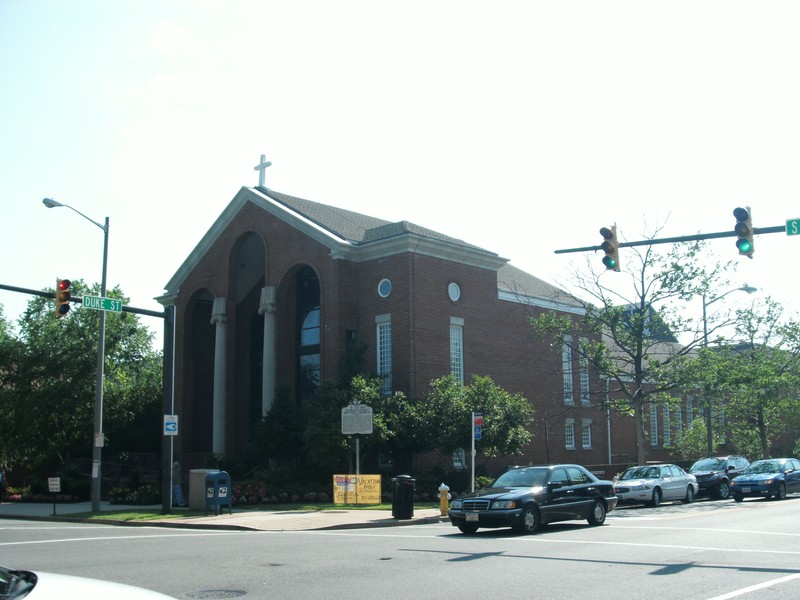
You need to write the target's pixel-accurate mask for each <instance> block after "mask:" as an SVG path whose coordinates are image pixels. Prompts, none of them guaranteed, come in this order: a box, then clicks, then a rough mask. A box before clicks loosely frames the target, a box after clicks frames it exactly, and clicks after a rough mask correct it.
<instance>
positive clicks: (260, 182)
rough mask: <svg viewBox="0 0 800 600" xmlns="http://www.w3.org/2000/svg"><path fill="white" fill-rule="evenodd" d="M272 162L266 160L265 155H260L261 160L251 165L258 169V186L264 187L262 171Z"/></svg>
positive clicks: (255, 169)
mask: <svg viewBox="0 0 800 600" xmlns="http://www.w3.org/2000/svg"><path fill="white" fill-rule="evenodd" d="M271 164H272V163H271V162H269V161H267V155H266V154H262V155H261V162H260V163H259V164H257V165H256V166H255V167H253V170H254V171H258V187H264V171H266V170H267V167H269V166H270V165H271Z"/></svg>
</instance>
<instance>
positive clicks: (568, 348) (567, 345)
mask: <svg viewBox="0 0 800 600" xmlns="http://www.w3.org/2000/svg"><path fill="white" fill-rule="evenodd" d="M561 368H562V370H563V372H564V404H569V405H572V404H574V400H573V397H572V336H571V335H565V336H564V345H563V346H562V347H561Z"/></svg>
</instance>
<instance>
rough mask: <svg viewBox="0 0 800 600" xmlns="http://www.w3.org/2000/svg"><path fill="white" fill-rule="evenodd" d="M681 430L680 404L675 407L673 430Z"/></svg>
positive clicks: (681, 410)
mask: <svg viewBox="0 0 800 600" xmlns="http://www.w3.org/2000/svg"><path fill="white" fill-rule="evenodd" d="M682 431H683V408H682V407H681V405H680V404H678V406H677V407H676V408H675V432H676V433H678V434H679V436H680V433H681V432H682Z"/></svg>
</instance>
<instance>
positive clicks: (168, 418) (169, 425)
mask: <svg viewBox="0 0 800 600" xmlns="http://www.w3.org/2000/svg"><path fill="white" fill-rule="evenodd" d="M164 435H178V415H164Z"/></svg>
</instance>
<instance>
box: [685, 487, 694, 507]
mask: <svg viewBox="0 0 800 600" xmlns="http://www.w3.org/2000/svg"><path fill="white" fill-rule="evenodd" d="M692 502H694V488H693V487H692V486H689V487H687V488H686V496H685V497H684V499H683V503H684V504H691V503H692Z"/></svg>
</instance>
